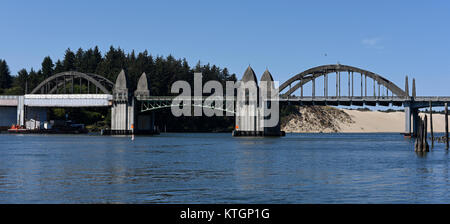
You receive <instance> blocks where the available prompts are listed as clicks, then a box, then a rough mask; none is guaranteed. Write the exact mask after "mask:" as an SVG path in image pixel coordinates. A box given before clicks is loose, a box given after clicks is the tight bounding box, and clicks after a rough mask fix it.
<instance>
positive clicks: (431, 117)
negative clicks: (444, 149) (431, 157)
mask: <svg viewBox="0 0 450 224" xmlns="http://www.w3.org/2000/svg"><path fill="white" fill-rule="evenodd" d="M430 134H431V148H434V134H433V106H432V104H431V100H430Z"/></svg>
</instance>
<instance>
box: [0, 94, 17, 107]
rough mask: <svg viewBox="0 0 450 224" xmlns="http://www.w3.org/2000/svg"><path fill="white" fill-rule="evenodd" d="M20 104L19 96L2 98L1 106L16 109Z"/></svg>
mask: <svg viewBox="0 0 450 224" xmlns="http://www.w3.org/2000/svg"><path fill="white" fill-rule="evenodd" d="M18 103H19V96H0V106H6V107H16V106H17V104H18Z"/></svg>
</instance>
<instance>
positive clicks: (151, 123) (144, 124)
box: [134, 72, 156, 134]
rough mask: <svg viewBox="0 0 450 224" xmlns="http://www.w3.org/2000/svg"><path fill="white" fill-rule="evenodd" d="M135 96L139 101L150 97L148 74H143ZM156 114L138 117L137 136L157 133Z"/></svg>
mask: <svg viewBox="0 0 450 224" xmlns="http://www.w3.org/2000/svg"><path fill="white" fill-rule="evenodd" d="M134 96H135V97H136V98H137V99H145V98H146V97H149V96H150V83H149V82H148V79H147V74H145V72H144V73H142V75H141V77H140V78H139V81H138V84H137V89H136V91H134ZM155 131H156V130H155V113H154V112H151V113H145V114H137V115H136V127H135V133H137V134H153V133H155Z"/></svg>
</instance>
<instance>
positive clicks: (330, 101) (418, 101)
mask: <svg viewBox="0 0 450 224" xmlns="http://www.w3.org/2000/svg"><path fill="white" fill-rule="evenodd" d="M175 97H176V96H149V97H145V98H138V99H137V100H138V101H142V102H161V103H163V102H164V103H166V104H167V103H171V102H172V100H173V99H174V98H175ZM206 98H208V97H206V96H203V97H198V98H196V97H191V98H189V97H178V99H180V100H188V99H190V100H193V101H195V100H197V101H200V100H201V101H202V102H203V101H204V100H205V99H206ZM210 99H211V100H213V99H218V100H222V99H223V97H215V98H213V97H211V98H210ZM225 100H236V98H235V97H227V98H226V99H225ZM278 100H279V102H280V103H283V104H284V103H286V104H295V105H331V106H339V105H342V106H351V105H354V106H364V105H368V106H376V105H379V106H389V105H392V106H413V107H415V108H423V107H429V105H430V104H429V103H430V102H431V103H432V106H433V107H439V106H444V104H445V103H450V97H448V96H419V97H398V96H388V97H386V96H382V97H372V96H368V97H347V96H340V97H335V96H328V97H324V96H315V97H311V96H303V97H300V96H280V97H279V99H278Z"/></svg>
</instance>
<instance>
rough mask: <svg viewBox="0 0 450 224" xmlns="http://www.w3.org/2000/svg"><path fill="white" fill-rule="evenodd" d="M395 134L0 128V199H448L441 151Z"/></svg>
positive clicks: (446, 155) (440, 147) (445, 162)
mask: <svg viewBox="0 0 450 224" xmlns="http://www.w3.org/2000/svg"><path fill="white" fill-rule="evenodd" d="M413 147H414V144H413V142H412V140H409V139H404V138H403V136H401V135H400V134H287V136H286V137H282V138H233V137H231V134H229V133H195V134H194V133H163V134H161V135H160V136H151V137H136V138H135V140H134V141H132V140H131V139H130V138H129V137H108V136H93V135H9V134H2V135H0V203H449V202H450V192H449V189H450V181H449V162H450V159H449V158H450V156H449V153H448V152H447V151H446V150H445V148H444V145H443V144H437V145H436V147H435V148H434V150H433V151H431V152H429V153H427V154H426V155H418V154H416V153H415V152H414V148H413Z"/></svg>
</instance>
